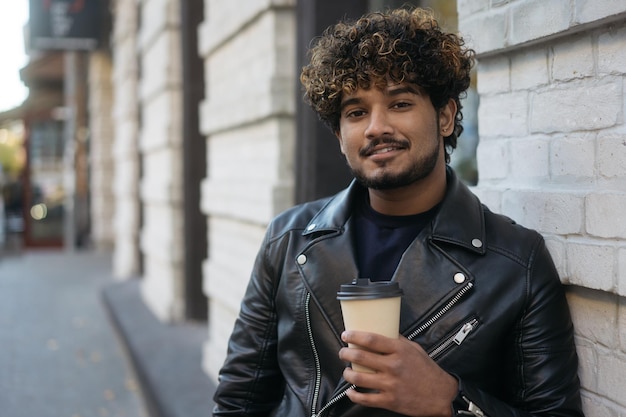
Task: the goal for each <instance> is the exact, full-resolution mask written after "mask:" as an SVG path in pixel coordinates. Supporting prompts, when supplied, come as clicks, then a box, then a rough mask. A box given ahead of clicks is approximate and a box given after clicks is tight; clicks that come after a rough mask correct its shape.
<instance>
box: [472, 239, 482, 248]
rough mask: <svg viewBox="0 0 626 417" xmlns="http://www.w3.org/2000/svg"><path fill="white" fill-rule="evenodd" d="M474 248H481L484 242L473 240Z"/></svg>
mask: <svg viewBox="0 0 626 417" xmlns="http://www.w3.org/2000/svg"><path fill="white" fill-rule="evenodd" d="M472 246H473V247H475V248H481V247H482V246H483V242H482V241H481V240H480V239H472Z"/></svg>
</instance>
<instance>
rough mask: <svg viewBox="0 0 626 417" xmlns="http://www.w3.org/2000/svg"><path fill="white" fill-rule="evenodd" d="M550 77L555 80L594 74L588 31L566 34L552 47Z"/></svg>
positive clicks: (591, 47) (591, 45)
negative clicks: (571, 34) (566, 35)
mask: <svg viewBox="0 0 626 417" xmlns="http://www.w3.org/2000/svg"><path fill="white" fill-rule="evenodd" d="M551 62H552V79H553V80H556V81H564V80H571V79H575V78H584V77H591V76H593V75H594V71H595V69H594V64H595V63H594V59H593V44H592V41H591V37H590V36H589V34H588V33H583V34H579V35H573V36H568V37H566V38H564V39H562V40H560V41H559V42H558V43H556V44H554V45H553V47H552V61H551Z"/></svg>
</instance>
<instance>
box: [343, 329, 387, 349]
mask: <svg viewBox="0 0 626 417" xmlns="http://www.w3.org/2000/svg"><path fill="white" fill-rule="evenodd" d="M341 339H342V340H343V341H344V342H346V343H351V344H354V345H357V346H360V347H362V348H363V349H365V350H370V351H372V352H380V353H392V352H394V351H395V347H394V346H395V343H397V341H398V339H392V338H389V337H386V336H382V335H379V334H376V333H369V332H361V331H356V330H346V331H344V332H343V333H342V334H341Z"/></svg>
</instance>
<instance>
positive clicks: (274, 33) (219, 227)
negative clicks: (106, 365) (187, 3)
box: [199, 0, 296, 377]
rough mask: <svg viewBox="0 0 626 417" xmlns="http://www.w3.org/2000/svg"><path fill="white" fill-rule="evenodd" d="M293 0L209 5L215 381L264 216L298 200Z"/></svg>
mask: <svg viewBox="0 0 626 417" xmlns="http://www.w3.org/2000/svg"><path fill="white" fill-rule="evenodd" d="M294 5H295V1H294V0H260V1H255V2H249V1H245V0H233V1H229V2H224V1H218V0H206V1H205V21H204V23H203V24H202V25H201V28H200V30H199V43H200V45H199V50H200V54H201V56H202V57H203V58H204V60H205V71H206V76H205V81H206V94H205V97H206V99H205V101H204V102H203V103H202V104H201V106H200V120H201V122H200V124H201V131H202V132H203V134H205V135H206V136H207V169H208V171H207V176H206V178H205V179H204V181H203V184H202V198H201V199H202V202H201V206H202V211H203V212H204V213H205V214H206V215H207V217H208V247H209V253H208V256H207V261H206V262H205V264H204V268H203V271H204V272H203V274H204V291H205V293H206V295H207V297H208V298H209V308H210V312H209V323H208V325H209V340H208V342H207V343H206V345H205V349H204V360H203V361H204V365H203V366H204V369H205V370H206V371H207V372H208V373H209V375H212V376H213V377H217V372H218V370H219V368H220V367H221V365H222V363H223V360H224V357H225V354H226V342H227V341H228V338H229V336H230V332H231V331H232V324H233V322H234V320H235V317H236V315H237V313H238V310H239V302H240V300H241V297H242V295H243V291H244V289H245V287H246V285H247V282H248V279H249V276H250V271H251V269H252V263H253V261H254V258H255V256H256V253H257V251H258V249H259V245H260V243H261V240H262V237H263V234H264V232H265V227H266V225H267V222H268V221H269V220H270V219H271V218H272V217H273V216H274V215H276V214H277V213H278V212H280V211H282V210H284V209H285V208H287V207H288V206H290V205H292V204H293V197H292V196H293V182H294V173H293V157H294V156H293V155H294V139H295V120H294V113H295V97H296V93H295V85H296V74H295V27H294V24H295V16H294V14H295V12H294Z"/></svg>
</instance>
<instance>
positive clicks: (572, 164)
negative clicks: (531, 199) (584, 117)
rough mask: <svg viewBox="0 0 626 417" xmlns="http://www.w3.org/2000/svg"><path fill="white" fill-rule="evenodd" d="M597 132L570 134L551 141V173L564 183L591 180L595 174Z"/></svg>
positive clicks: (554, 177)
mask: <svg viewBox="0 0 626 417" xmlns="http://www.w3.org/2000/svg"><path fill="white" fill-rule="evenodd" d="M594 139H595V134H594V133H581V134H576V133H573V134H569V135H567V136H564V137H556V138H553V139H552V141H551V142H550V175H551V177H552V178H553V179H556V180H559V181H562V182H563V183H566V184H567V183H571V182H572V181H577V182H578V181H591V180H593V178H594V175H595V163H596V158H595V140H594Z"/></svg>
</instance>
